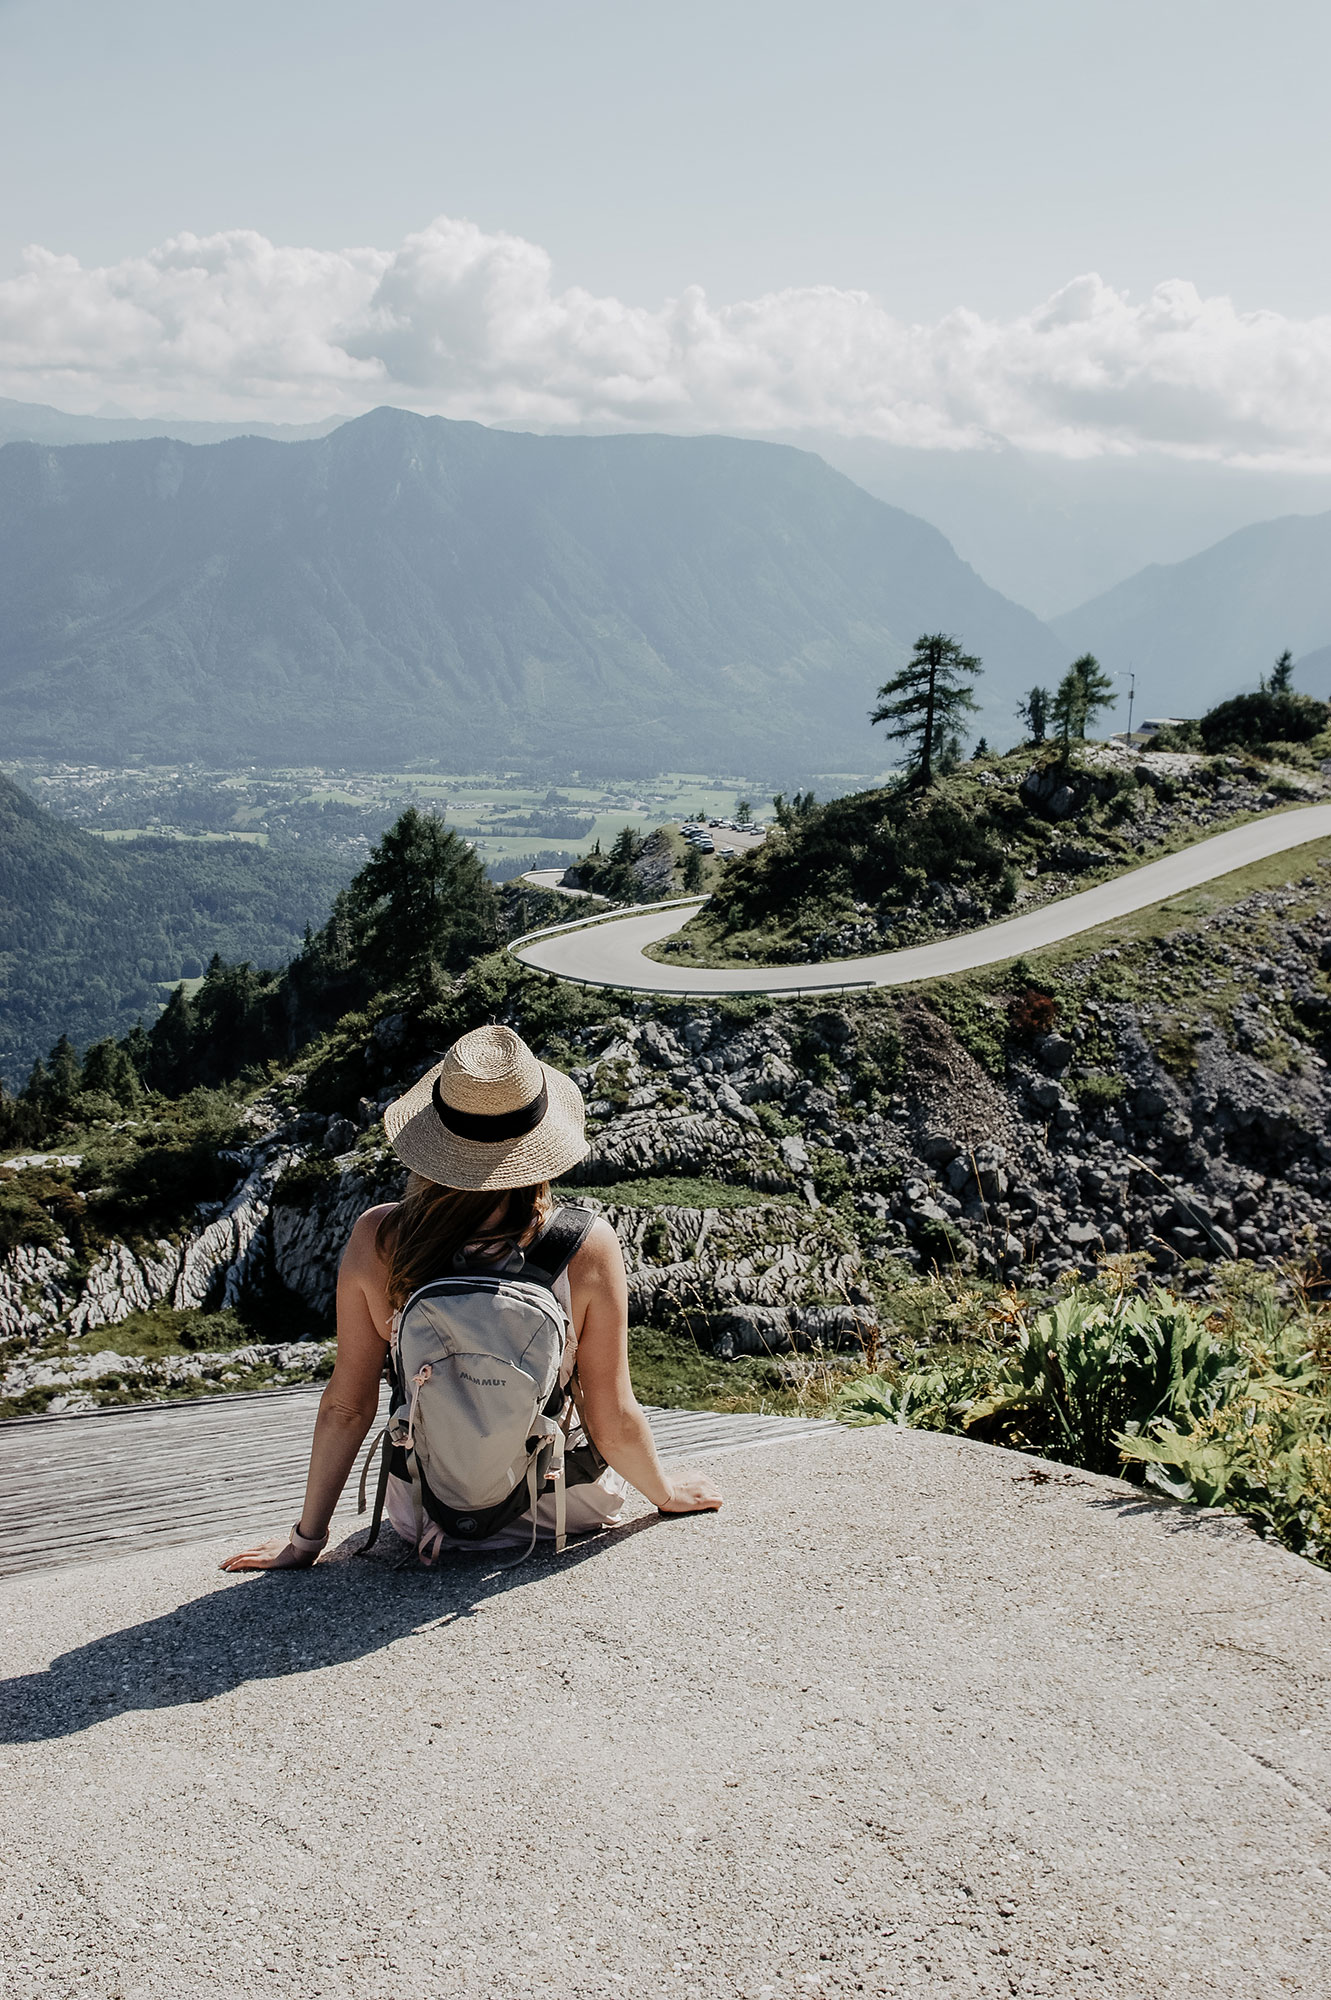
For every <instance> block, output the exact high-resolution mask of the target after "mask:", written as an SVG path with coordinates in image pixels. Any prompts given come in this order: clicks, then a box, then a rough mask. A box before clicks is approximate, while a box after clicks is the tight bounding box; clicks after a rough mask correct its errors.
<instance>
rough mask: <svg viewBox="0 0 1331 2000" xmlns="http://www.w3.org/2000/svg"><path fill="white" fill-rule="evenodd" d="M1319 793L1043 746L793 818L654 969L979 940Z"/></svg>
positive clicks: (1214, 766) (725, 877)
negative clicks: (1000, 924) (1001, 921)
mask: <svg viewBox="0 0 1331 2000" xmlns="http://www.w3.org/2000/svg"><path fill="white" fill-rule="evenodd" d="M1320 740H1321V739H1319V741H1320ZM1316 747H1317V746H1316V745H1314V748H1316ZM1329 747H1331V746H1329ZM1304 761H1305V763H1312V759H1311V758H1309V757H1305V759H1304ZM1324 789H1325V787H1324V785H1323V783H1322V780H1321V778H1320V775H1319V774H1318V773H1317V771H1316V765H1315V764H1313V766H1312V769H1311V770H1309V771H1307V772H1303V771H1299V772H1295V771H1293V770H1290V769H1287V768H1285V767H1282V766H1276V765H1272V764H1269V763H1267V762H1264V761H1262V759H1261V758H1259V757H1258V756H1257V755H1256V754H1255V753H1244V754H1240V755H1230V756H1217V757H1211V758H1204V757H1201V756H1188V755H1182V756H1171V755H1152V754H1149V753H1134V752H1130V751H1126V750H1123V749H1122V748H1121V747H1118V746H1113V745H1108V744H1096V745H1082V746H1074V747H1073V748H1072V750H1071V751H1069V752H1064V751H1063V750H1061V749H1060V748H1059V747H1057V746H1055V745H1050V744H1046V745H1042V746H1041V747H1040V748H1039V749H1038V750H1036V751H1032V750H1031V749H1029V748H1027V749H1024V750H1020V751H1015V752H1013V753H1012V754H1011V755H1010V756H1008V757H986V758H982V759H978V760H975V761H972V762H970V763H967V764H963V765H961V766H959V767H958V768H957V769H956V770H955V771H953V772H951V773H950V774H949V775H947V776H946V777H944V778H943V779H941V780H940V781H939V782H938V784H937V785H936V786H935V787H934V788H933V789H932V790H931V791H928V792H919V791H916V790H913V789H908V788H899V789H895V790H893V789H887V790H878V791H869V792H856V793H853V794H851V795H850V796H848V797H846V798H842V799H835V800H833V801H832V802H831V803H830V804H828V805H824V806H818V805H815V806H813V807H812V808H811V809H810V810H808V811H803V812H790V811H787V813H786V815H785V824H784V825H783V826H782V827H780V828H779V829H778V830H776V831H774V832H773V833H772V834H770V835H769V837H768V839H767V841H766V843H765V844H764V846H763V847H761V848H759V849H757V850H755V851H754V852H753V853H751V854H749V855H746V856H743V857H742V858H740V859H737V860H735V861H732V862H730V863H729V864H728V865H727V867H726V868H725V870H724V872H723V873H722V875H721V877H720V880H719V882H718V884H717V886H716V888H715V890H714V892H713V894H712V898H711V901H710V902H709V903H708V904H707V905H706V907H705V908H704V909H703V910H701V911H700V912H699V913H698V915H697V916H696V917H694V918H693V919H692V920H691V921H690V922H689V924H688V925H687V926H686V927H685V928H684V930H683V931H681V932H680V933H679V935H678V936H677V937H673V938H667V939H665V940H664V942H663V943H661V944H659V945H655V946H652V947H649V951H648V955H649V956H650V957H652V958H656V959H660V960H663V961H668V962H670V963H673V964H680V963H682V964H685V965H695V964H696V965H743V964H746V963H758V964H764V965H789V964H807V963H812V962H814V961H818V960H823V959H835V958H853V957H856V956H858V955H860V954H861V953H865V952H876V951H891V950H895V949H898V948H900V947H902V946H905V945H912V944H919V943H923V942H925V941H926V940H927V939H929V938H933V937H943V936H952V935H955V934H956V933H958V932H962V931H968V930H975V929H978V928H979V927H980V926H981V925H983V924H988V923H992V922H994V921H996V920H997V919H998V918H1000V917H1002V916H1005V915H1007V914H1009V913H1010V912H1012V911H1013V910H1015V909H1017V908H1018V907H1020V908H1021V909H1023V910H1026V909H1030V908H1032V907H1033V906H1034V905H1036V904H1038V903H1041V902H1048V901H1051V900H1053V899H1054V898H1055V897H1058V896H1063V895H1066V894H1068V893H1069V892H1070V891H1071V890H1073V889H1077V888H1085V887H1087V886H1089V885H1090V884H1091V883H1092V882H1095V881H1099V880H1102V879H1104V878H1105V877H1107V876H1109V875H1113V874H1117V873H1119V872H1120V871H1121V870H1123V869H1125V868H1130V867H1134V866H1136V865H1137V864H1138V863H1140V862H1142V861H1145V860H1149V859H1151V858H1153V857H1155V856H1157V855H1160V854H1164V853H1168V852H1169V851H1170V850H1171V849H1173V848H1174V847H1177V846H1181V845H1184V844H1186V843H1188V842H1189V841H1192V840H1196V839H1199V838H1201V837H1203V836H1204V835H1205V834H1208V833H1218V832H1220V831H1222V830H1223V828H1224V827H1226V826H1229V825H1233V824H1235V823H1236V822H1237V821H1240V820H1242V819H1243V818H1245V817H1247V816H1249V815H1251V814H1253V813H1257V812H1269V811H1272V810H1276V809H1278V808H1279V807H1280V806H1281V805H1284V804H1288V803H1292V802H1301V801H1305V800H1306V799H1308V798H1310V797H1320V796H1322V795H1323V792H1324Z"/></svg>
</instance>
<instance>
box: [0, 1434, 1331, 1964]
mask: <svg viewBox="0 0 1331 2000" xmlns="http://www.w3.org/2000/svg"><path fill="white" fill-rule="evenodd" d="M719 1472H720V1476H721V1477H722V1479H723V1482H724V1484H725V1486H726V1488H727V1496H728V1497H727V1502H726V1506H725V1509H724V1510H723V1511H722V1513H721V1514H720V1515H718V1516H714V1517H697V1518H693V1519H687V1520H680V1521H664V1522H663V1521H659V1520H658V1519H657V1518H656V1517H655V1516H643V1517H641V1518H639V1519H638V1520H636V1521H634V1522H632V1523H630V1524H629V1525H628V1526H627V1527H625V1528H623V1529H620V1530H618V1531H616V1532H615V1533H614V1534H613V1535H608V1536H606V1537H604V1538H602V1539H600V1540H598V1541H597V1542H595V1543H593V1544H590V1545H588V1546H585V1547H584V1548H582V1549H580V1550H578V1551H577V1552H576V1553H575V1554H573V1555H571V1556H568V1557H566V1558H564V1559H562V1560H561V1559H558V1558H555V1557H554V1556H552V1555H548V1554H546V1555H540V1556H538V1557H537V1558H536V1559H535V1560H533V1561H532V1562H530V1563H528V1564H526V1565H524V1566H523V1567H522V1568H519V1569H515V1570H508V1571H496V1570H493V1569H491V1568H488V1567H487V1565H486V1562H485V1559H482V1558H476V1557H471V1558H458V1559H456V1560H455V1561H454V1562H453V1563H452V1564H451V1565H450V1566H449V1567H448V1568H447V1569H444V1570H442V1571H440V1572H438V1573H433V1574H422V1573H419V1572H416V1571H412V1570H406V1571H404V1570H399V1569H396V1568H394V1567H392V1566H391V1562H390V1559H389V1557H390V1554H391V1552H388V1551H386V1552H385V1558H384V1560H383V1561H380V1560H378V1559H377V1557H376V1558H372V1559H371V1560H370V1561H368V1562H356V1561H352V1560H350V1557H349V1551H348V1548H347V1546H346V1544H345V1543H342V1544H341V1545H340V1546H338V1547H337V1548H336V1550H335V1552H334V1555H333V1557H332V1559H331V1560H328V1561H326V1562H324V1563H322V1564H320V1565H319V1567H318V1568H316V1569H314V1570H312V1571H308V1572H304V1573H295V1574H289V1575H284V1576H268V1577H265V1576H258V1577H227V1576H222V1575H220V1574H219V1573H218V1572H217V1570H216V1567H215V1564H216V1562H217V1560H218V1558H219V1557H220V1556H221V1555H222V1554H223V1553H225V1550H226V1547H227V1546H228V1545H227V1544H225V1543H218V1544H217V1545H215V1546H205V1547H177V1548H163V1549H159V1550H156V1551H152V1552H142V1553H137V1554H132V1555H127V1556H122V1557H120V1558H117V1559H114V1560H107V1561H103V1562H100V1563H89V1564H85V1565H83V1566H82V1567H80V1568H79V1569H77V1570H65V1571H46V1572H31V1573H28V1574H25V1575H22V1576H16V1577H11V1578H10V1579H8V1580H7V1581H5V1582H4V1583H3V1584H0V1643H2V1644H3V1648H4V1659H5V1663H6V1671H7V1672H8V1674H9V1675H10V1678H9V1679H8V1680H7V1681H6V1683H5V1685H4V1690H3V1711H2V1712H3V1725H2V1727H0V1739H3V1749H2V1750H0V1758H2V1759H3V1770H4V1792H3V1797H4V1800H5V1805H4V1808H3V1821H4V1839H5V1852H6V1866H5V1868H4V1870H3V1871H0V1926H2V1928H3V1948H4V1952H5V1964H6V1982H7V1983H6V1988H5V1990H6V1994H7V1996H9V2000H36V1996H38V1995H40V1996H42V2000H49V1996H52V1995H61V1996H63V1995H72V1994H75V1993H77V1994H80V1995H96V1996H105V2000H112V1997H113V1996H115V1997H116V2000H141V1997H142V2000H148V1996H159V1995H160V1996H163V2000H168V1996H169V2000H193V1996H196V1995H200V1996H201V1995H204V1994H208V1995H210V1996H212V1995H216V1994H218V1993H223V1994H231V1993H242V1994H254V1995H261V1996H264V2000H270V1996H271V2000H286V1996H288V1995H289V1996H293V2000H294V1996H297V1995H299V1996H301V2000H305V1996H311V1995H336V1996H348V2000H362V1996H364V2000H373V1997H374V1996H380V1995H382V1996H384V2000H387V1996H389V1995H392V1996H398V1995H401V1994H402V1993H404V1992H411V1993H419V1994H424V1995H429V1996H436V1995H447V1996H452V1995H466V1996H469V2000H470V1996H478V2000H491V1996H494V2000H499V1996H503V2000H518V1996H523V2000H525V1996H527V1995H530V1994H533V1993H543V1992H547V1991H548V1992H551V1993H558V1994H559V1995H561V1996H563V1995H569V1996H574V2000H582V1997H583V1996H589V1997H590V1996H603V1995H617V1996H634V2000H657V1996H668V1997H669V2000H690V1996H693V2000H713V1996H718V2000H719V1996H727V2000H730V1996H753V2000H759V1996H762V2000H773V1996H778V1995H780V1996H785V1995H791V1994H832V1993H842V1992H846V1993H850V1992H863V1993H866V1994H878V1995H886V1994H894V1995H907V1994H909V1995H912V1996H914V1995H923V1994H929V1995H937V1994H940V1993H947V1994H968V1995H969V1994H974V1995H986V1996H988V1995H994V1996H1003V2000H1006V1996H1008V1995H1013V1994H1023V1995H1025V1994H1049V1995H1058V1996H1060V2000H1062V1996H1072V1997H1073V2000H1080V1996H1083V1995H1085V1996H1091V1995H1095V1996H1102V1995H1112V1996H1114V2000H1129V1996H1132V1997H1133V2000H1135V1997H1136V1996H1142V2000H1145V1996H1147V1995H1157V1994H1163V1993H1166V1992H1168V1993H1170V1994H1178V1993H1186V1994H1189V1995H1192V1996H1215V2000H1221V1997H1222V1996H1223V2000H1235V1996H1253V2000H1257V1996H1262V2000H1266V1996H1269V1995H1273V1994H1303V1995H1309V1996H1317V2000H1324V1996H1325V1995H1326V1994H1327V1992H1328V1990H1329V1988H1328V1973H1327V1967H1328V1964H1331V1950H1329V1946H1331V1937H1328V1928H1329V1926H1331V1901H1329V1900H1328V1896H1327V1875H1328V1870H1331V1810H1329V1808H1331V1735H1329V1732H1328V1705H1327V1700H1326V1695H1327V1689H1328V1682H1329V1681H1331V1644H1329V1641H1331V1576H1328V1575H1326V1574H1325V1573H1323V1572H1321V1571H1318V1570H1315V1569H1312V1568H1310V1567H1308V1566H1307V1565H1305V1564H1303V1563H1300V1562H1299V1561H1298V1560H1297V1559H1295V1558H1294V1557H1291V1556H1288V1555H1285V1554H1283V1553H1282V1552H1281V1551H1279V1550H1277V1549H1273V1548H1270V1547H1267V1546H1264V1545H1263V1544H1261V1543H1259V1542H1258V1541H1257V1540H1256V1539H1255V1538H1254V1537H1252V1536H1251V1535H1250V1534H1248V1532H1247V1531H1246V1530H1244V1529H1243V1528H1241V1527H1239V1526H1237V1525H1235V1524H1233V1523H1231V1522H1225V1521H1216V1520H1212V1519H1209V1518H1207V1517H1205V1516H1199V1515H1197V1514H1196V1513H1194V1512H1189V1511H1187V1510H1183V1509H1175V1508H1170V1507H1166V1506H1163V1505H1155V1504H1152V1503H1149V1502H1146V1501H1144V1500H1143V1499H1142V1498H1141V1496H1140V1495H1139V1494H1136V1493H1134V1492H1133V1491H1132V1489H1130V1488H1126V1487H1123V1486H1120V1485H1118V1484H1117V1483H1116V1482H1114V1481H1109V1480H1099V1479H1095V1478H1093V1477H1091V1476H1089V1475H1085V1474H1081V1473H1076V1472H1071V1471H1066V1470H1064V1469H1062V1468H1058V1467H1051V1466H1041V1465H1037V1464H1035V1463H1033V1462H1031V1461H1028V1460H1025V1459H1022V1458H1020V1457H1017V1456H1014V1455H1011V1454H1007V1453H1003V1452H999V1451H995V1450H990V1449H988V1448H985V1447H983V1446H978V1445H972V1444H968V1443H967V1442H965V1441H963V1440H959V1439H955V1438H945V1437H936V1436H931V1435H927V1434H923V1433H917V1432H910V1431H896V1430H889V1429H880V1430H871V1431H862V1432H844V1431H837V1432H823V1433H821V1434H820V1435H819V1436H817V1437H815V1438H813V1439H812V1440H811V1441H810V1442H808V1443H806V1444H803V1445H802V1446H800V1447H799V1448H798V1449H788V1448H786V1447H785V1446H784V1445H783V1444H781V1443H779V1442H778V1443H777V1444H775V1445H774V1446H773V1447H772V1448H770V1449H767V1450H753V1451H748V1452H744V1453H737V1454H735V1455H733V1456H730V1457H727V1458H726V1459H724V1460H723V1461H721V1462H720V1465H719ZM349 1518H350V1517H346V1516H344V1517H343V1518H342V1522H341V1526H342V1527H343V1528H345V1527H346V1526H347V1525H348V1524H349ZM274 1525H275V1526H276V1525H280V1524H278V1523H275V1524H274Z"/></svg>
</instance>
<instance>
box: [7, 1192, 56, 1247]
mask: <svg viewBox="0 0 1331 2000" xmlns="http://www.w3.org/2000/svg"><path fill="white" fill-rule="evenodd" d="M59 1240H60V1231H59V1229H58V1228H57V1226H56V1224H55V1222H54V1221H53V1220H52V1218H51V1217H50V1216H49V1215H48V1214H47V1212H46V1210H45V1209H44V1208H43V1207H42V1205H41V1203H40V1202H39V1201H34V1200H33V1198H32V1196H31V1195H30V1194H28V1193H27V1192H25V1190H24V1189H23V1187H22V1186H21V1185H20V1184H19V1182H17V1181H15V1180H7V1181H0V1256H3V1255H6V1254H7V1253H8V1252H9V1251H11V1250H17V1249H18V1248H19V1246H20V1244H28V1245H30V1246H34V1247H35V1246H37V1245H41V1244H44V1245H45V1247H46V1248H47V1249H48V1250H52V1249H54V1248H55V1246H56V1244H57V1243H58V1242H59Z"/></svg>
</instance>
